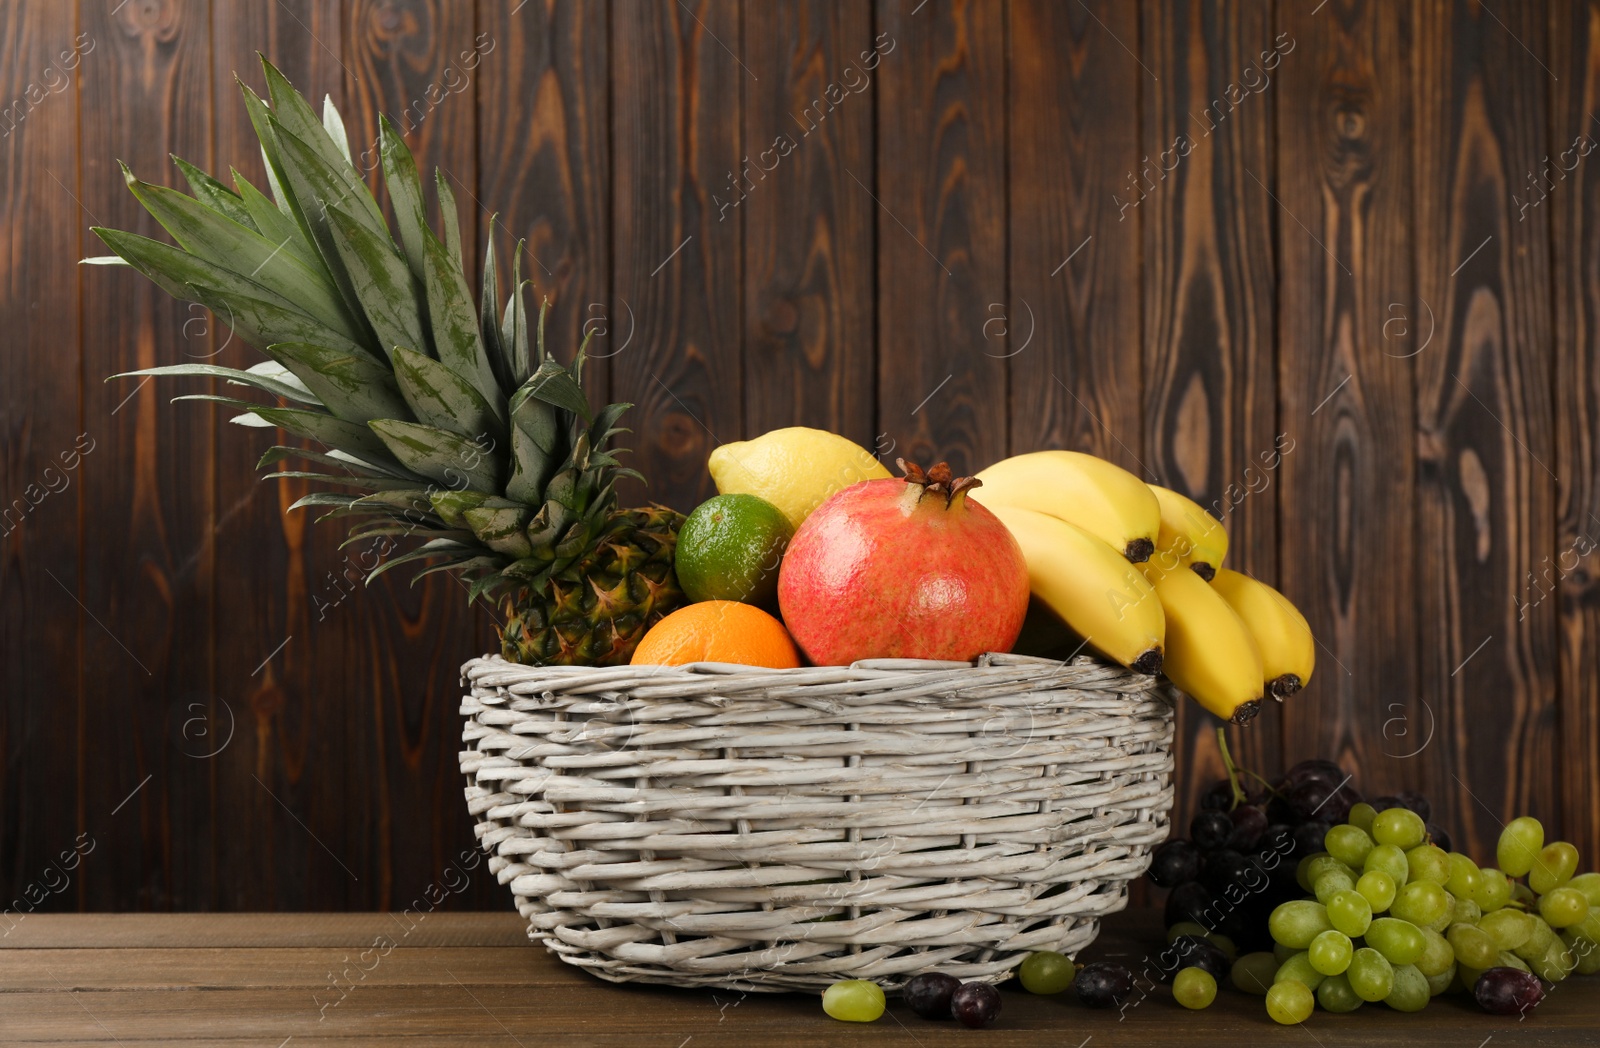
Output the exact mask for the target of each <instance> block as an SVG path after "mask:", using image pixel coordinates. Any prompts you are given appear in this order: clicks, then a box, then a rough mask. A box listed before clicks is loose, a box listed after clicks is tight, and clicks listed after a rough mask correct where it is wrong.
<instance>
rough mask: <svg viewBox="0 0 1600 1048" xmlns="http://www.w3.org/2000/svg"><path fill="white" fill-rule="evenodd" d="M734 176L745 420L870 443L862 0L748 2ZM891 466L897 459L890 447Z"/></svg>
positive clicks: (866, 17) (880, 61)
mask: <svg viewBox="0 0 1600 1048" xmlns="http://www.w3.org/2000/svg"><path fill="white" fill-rule="evenodd" d="M744 10H745V16H744V18H745V21H744V48H743V52H744V55H745V61H747V62H748V63H749V64H750V67H751V69H752V70H759V71H760V73H761V75H762V76H763V80H764V81H765V83H764V86H763V87H762V88H761V89H760V90H752V91H748V92H747V93H746V104H745V111H744V131H743V142H744V144H743V147H742V149H741V152H740V157H739V170H738V171H736V172H735V175H736V176H737V184H736V185H732V186H722V187H719V191H718V194H717V195H718V196H719V197H720V198H721V199H722V200H725V201H728V202H729V203H730V205H731V206H730V207H728V208H727V209H723V208H722V207H721V206H720V205H719V206H718V209H717V211H718V215H717V218H718V224H719V225H721V224H725V223H726V222H728V221H732V220H734V219H735V218H738V217H742V220H743V222H744V275H743V280H744V286H745V288H746V289H747V291H746V293H745V295H744V317H743V323H744V345H745V352H746V354H747V361H746V365H745V368H746V372H747V374H748V376H749V379H748V382H747V387H748V388H747V396H746V397H745V402H744V422H743V425H744V430H745V432H747V433H750V434H757V433H761V432H764V431H766V430H769V429H776V428H778V427H780V426H815V427H818V428H821V429H827V430H831V431H832V432H835V433H841V434H843V435H844V436H846V437H848V438H850V439H851V440H854V441H856V442H857V443H859V444H861V445H862V446H863V447H866V448H868V449H873V448H876V447H877V446H878V443H877V440H876V433H875V432H874V431H873V428H872V421H873V396H872V390H873V354H872V344H873V298H872V281H873V272H872V260H873V240H874V228H873V223H874V210H875V209H874V207H873V204H872V200H871V198H869V197H868V196H867V195H866V194H865V193H863V192H862V191H861V188H860V187H859V186H857V185H856V184H855V183H854V182H853V181H852V180H851V178H850V176H849V174H847V172H850V171H854V172H857V173H860V172H870V171H871V170H872V166H873V153H872V148H873V137H872V107H873V99H872V97H871V96H872V95H873V94H875V93H876V92H878V91H881V90H882V87H881V86H880V83H879V76H880V73H886V72H887V68H886V66H885V63H886V62H892V61H893V56H890V57H889V58H888V59H885V58H884V57H883V55H882V54H879V53H877V52H876V51H875V50H874V48H873V40H872V10H871V8H870V6H868V5H866V4H849V5H844V4H837V3H833V2H830V0H805V2H803V3H795V4H784V5H775V4H747V5H746V6H745V9H744ZM890 460H891V462H892V457H891V459H890Z"/></svg>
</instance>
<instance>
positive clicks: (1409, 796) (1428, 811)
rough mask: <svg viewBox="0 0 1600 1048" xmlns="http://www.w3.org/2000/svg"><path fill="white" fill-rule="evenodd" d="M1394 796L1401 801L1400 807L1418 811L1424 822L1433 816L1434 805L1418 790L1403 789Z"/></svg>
mask: <svg viewBox="0 0 1600 1048" xmlns="http://www.w3.org/2000/svg"><path fill="white" fill-rule="evenodd" d="M1394 796H1395V799H1396V800H1398V801H1399V802H1400V807H1402V808H1406V809H1409V810H1410V811H1414V812H1416V813H1417V814H1418V815H1420V816H1421V817H1422V821H1423V822H1427V821H1428V820H1429V819H1431V818H1433V805H1431V804H1429V803H1428V798H1426V797H1424V796H1423V795H1422V794H1420V793H1418V792H1417V791H1416V790H1401V791H1400V792H1399V793H1397V794H1395V795H1394Z"/></svg>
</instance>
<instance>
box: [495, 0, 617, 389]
mask: <svg viewBox="0 0 1600 1048" xmlns="http://www.w3.org/2000/svg"><path fill="white" fill-rule="evenodd" d="M513 12H515V13H513ZM606 24H607V19H606V17H605V16H604V14H603V12H599V11H593V12H591V11H590V10H588V9H586V8H584V7H582V6H579V5H577V4H573V3H567V2H557V0H536V2H531V3H527V4H523V5H520V6H518V7H513V6H508V5H506V4H503V3H500V2H498V0H480V3H479V5H478V31H479V33H480V35H481V37H482V40H483V42H484V46H488V45H489V43H490V42H492V43H493V47H494V49H493V50H492V51H490V52H489V53H488V54H487V55H485V56H483V59H482V62H481V64H480V67H479V69H478V70H477V101H478V115H477V119H478V138H479V141H480V142H481V143H483V146H484V148H480V149H479V151H478V186H479V188H478V189H477V190H475V191H474V192H475V193H476V194H477V196H478V199H479V200H481V201H482V202H483V204H484V205H485V207H486V208H488V209H491V210H492V211H497V212H499V215H500V222H501V228H500V232H499V239H498V240H497V241H496V243H495V249H496V251H497V252H498V255H499V260H500V262H499V264H500V267H501V274H502V275H501V284H502V291H501V294H502V295H508V294H510V292H511V287H510V283H511V275H510V274H511V271H510V266H511V261H512V258H511V251H512V250H514V248H515V245H516V241H517V240H518V239H522V238H526V239H527V241H528V248H527V251H526V252H524V254H523V257H522V272H523V276H524V278H525V279H528V280H532V281H533V287H532V288H530V289H529V291H528V308H529V309H530V310H537V309H538V306H539V303H540V302H541V301H542V300H543V299H544V298H546V297H548V298H549V300H550V314H549V318H548V321H547V324H546V328H545V337H546V339H547V340H548V344H549V346H550V348H551V350H552V351H553V352H554V353H556V355H557V357H558V358H559V359H561V360H569V359H571V357H572V354H573V353H575V352H576V351H577V347H578V344H579V343H580V342H581V341H582V340H583V337H584V336H585V335H591V336H592V340H591V342H590V343H589V350H588V353H589V356H590V359H592V360H594V361H595V364H594V365H593V366H591V367H590V368H589V369H588V374H586V375H585V376H584V380H585V382H586V383H588V384H589V386H590V388H591V390H592V393H591V396H590V400H591V402H593V403H596V404H600V403H605V402H606V400H607V395H606V394H607V382H606V380H607V378H608V377H609V373H610V368H609V367H608V365H607V364H605V363H604V361H606V360H608V359H610V357H612V356H614V355H615V354H617V353H618V352H624V351H625V350H626V347H627V346H628V345H629V342H628V339H629V338H630V337H631V334H632V327H633V324H632V320H631V318H630V314H629V312H628V309H626V308H624V307H623V306H622V304H621V303H614V302H612V301H611V179H610V148H611V143H610V139H609V135H608V133H607V132H608V124H607V118H608V112H609V107H610V82H609V76H608V73H609V54H608V52H607V45H608V41H607V34H606ZM488 220H489V215H488V214H486V213H483V212H480V213H479V217H478V227H479V232H478V236H479V243H480V244H484V240H483V238H484V237H485V236H486V235H487V233H488ZM484 246H487V245H486V244H485V245H484Z"/></svg>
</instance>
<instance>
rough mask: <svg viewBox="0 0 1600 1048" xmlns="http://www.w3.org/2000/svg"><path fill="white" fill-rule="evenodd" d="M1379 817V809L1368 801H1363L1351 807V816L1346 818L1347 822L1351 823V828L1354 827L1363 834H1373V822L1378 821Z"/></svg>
mask: <svg viewBox="0 0 1600 1048" xmlns="http://www.w3.org/2000/svg"><path fill="white" fill-rule="evenodd" d="M1377 817H1378V809H1376V808H1374V807H1373V806H1372V805H1370V804H1368V803H1367V802H1366V801H1361V802H1359V803H1357V804H1352V805H1350V814H1349V815H1348V816H1346V821H1347V822H1349V824H1350V825H1351V826H1354V827H1355V828H1356V829H1358V830H1360V831H1361V832H1362V833H1365V834H1371V833H1372V820H1373V819H1376V818H1377Z"/></svg>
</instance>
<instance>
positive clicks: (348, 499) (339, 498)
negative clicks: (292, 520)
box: [284, 491, 361, 513]
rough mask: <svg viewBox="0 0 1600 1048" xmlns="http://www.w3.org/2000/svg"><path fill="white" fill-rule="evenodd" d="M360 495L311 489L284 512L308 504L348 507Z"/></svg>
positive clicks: (291, 511) (290, 511)
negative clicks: (311, 490) (310, 491)
mask: <svg viewBox="0 0 1600 1048" xmlns="http://www.w3.org/2000/svg"><path fill="white" fill-rule="evenodd" d="M360 497H361V496H359V495H345V494H342V493H340V492H337V491H313V492H312V493H311V494H309V495H302V496H300V497H299V498H297V499H295V500H294V501H293V502H292V503H290V504H289V508H288V509H286V510H284V512H285V513H293V512H294V511H295V510H297V509H306V508H307V507H310V506H337V507H339V508H340V509H349V508H350V506H351V505H352V504H353V503H354V502H355V501H356V500H357V499H359V498H360Z"/></svg>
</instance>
